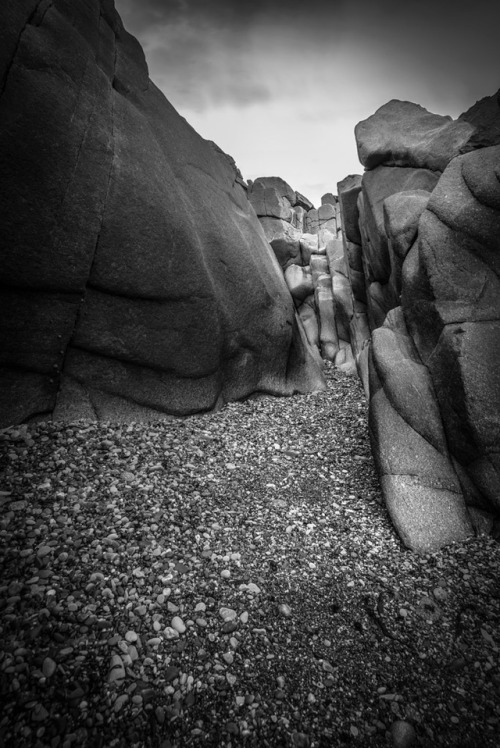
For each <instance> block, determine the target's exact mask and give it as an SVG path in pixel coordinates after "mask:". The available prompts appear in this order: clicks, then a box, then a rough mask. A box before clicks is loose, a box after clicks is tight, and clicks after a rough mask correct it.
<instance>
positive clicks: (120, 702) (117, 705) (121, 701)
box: [113, 693, 128, 712]
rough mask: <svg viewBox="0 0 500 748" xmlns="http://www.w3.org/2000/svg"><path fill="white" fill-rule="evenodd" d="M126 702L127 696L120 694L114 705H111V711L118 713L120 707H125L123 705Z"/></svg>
mask: <svg viewBox="0 0 500 748" xmlns="http://www.w3.org/2000/svg"><path fill="white" fill-rule="evenodd" d="M127 701H128V694H126V693H122V694H120V696H118V698H117V699H116V701H115V703H114V704H113V711H115V712H119V711H120V710H121V709H122V707H124V706H125V704H126V703H127Z"/></svg>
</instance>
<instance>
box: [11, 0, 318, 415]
mask: <svg viewBox="0 0 500 748" xmlns="http://www.w3.org/2000/svg"><path fill="white" fill-rule="evenodd" d="M2 14H4V15H5V14H6V18H5V21H6V22H5V23H3V24H1V29H2V30H1V32H0V33H1V41H2V44H0V81H1V84H2V88H1V98H0V154H1V155H0V166H1V168H0V202H1V207H2V209H1V218H0V222H1V224H2V225H1V231H2V237H3V241H4V248H3V255H2V259H3V273H2V298H1V302H0V303H1V315H0V350H1V351H2V354H1V366H2V383H1V385H2V386H1V388H0V391H1V393H2V394H1V402H0V411H1V424H2V425H7V424H10V423H13V422H19V421H22V420H25V419H29V418H30V417H33V416H35V415H36V414H44V415H45V416H46V417H50V416H51V414H52V412H53V411H54V408H56V407H57V412H58V414H59V415H60V416H61V415H62V414H68V413H70V414H71V417H72V418H76V417H78V416H79V415H81V416H85V417H89V416H92V417H106V418H107V417H111V416H112V417H113V418H119V419H128V418H131V417H133V418H137V417H140V414H141V413H143V415H144V417H151V415H154V416H155V417H160V416H162V415H165V414H169V413H176V414H182V413H188V412H196V411H199V410H205V409H210V408H212V407H215V406H216V405H219V404H221V403H223V402H224V401H226V400H228V399H236V398H240V397H245V396H246V395H248V394H250V393H251V392H252V391H254V390H260V391H270V392H274V393H276V394H291V393H292V392H294V391H305V390H310V389H312V388H316V387H321V386H323V384H322V376H321V374H320V372H319V369H318V367H317V364H316V362H315V361H314V360H313V356H312V355H311V353H310V350H309V346H308V344H307V342H306V341H305V339H304V337H303V336H302V334H301V331H300V329H299V326H298V325H297V322H296V319H295V311H294V306H293V303H292V300H291V298H290V295H289V293H288V290H287V287H286V284H285V282H284V280H283V277H282V274H281V272H280V269H279V267H278V264H277V263H276V260H275V258H274V257H273V255H272V252H270V250H269V245H268V243H267V241H266V238H265V236H264V233H263V231H262V228H261V226H260V225H259V222H258V220H257V219H256V217H255V213H254V211H253V210H252V209H251V207H250V205H249V203H248V201H247V198H246V193H245V190H244V189H243V186H242V184H243V183H242V180H241V176H240V175H239V173H238V172H237V171H236V170H235V167H234V165H233V163H232V161H231V159H229V158H227V157H226V156H225V155H224V154H222V153H221V152H220V151H218V150H217V149H216V147H213V145H212V144H210V143H209V142H207V141H204V140H203V139H202V138H200V137H199V136H198V135H197V133H195V132H194V130H193V129H192V128H191V127H190V126H189V125H188V124H187V123H186V122H185V120H184V119H183V118H182V117H180V116H179V115H178V114H177V113H176V112H175V110H174V109H173V108H172V107H171V105H170V104H169V103H168V102H167V101H166V99H165V98H164V96H163V95H162V94H161V93H160V91H159V90H158V89H157V88H156V87H155V86H154V85H153V84H152V83H151V81H149V79H148V71H147V67H146V63H145V60H144V55H143V52H142V50H141V48H140V46H139V44H138V42H137V41H136V40H135V39H134V38H133V37H131V36H130V35H129V34H128V33H127V32H126V31H125V30H124V29H123V26H122V24H121V21H120V19H119V17H118V15H117V13H116V12H115V10H114V7H113V4H112V2H109V1H108V0H102V1H101V2H99V0H89V1H88V2H85V3H68V2H66V0H54V2H50V3H49V2H44V1H42V2H38V3H35V2H28V1H26V2H23V3H19V4H15V3H9V4H8V7H7V9H6V10H5V9H3V10H2ZM265 189H266V188H265V187H264V190H265ZM286 194H287V193H286V190H285V195H284V196H283V198H282V199H283V200H284V201H285V200H286ZM293 202H295V197H293ZM287 225H290V224H287ZM297 252H298V253H300V249H299V246H298V242H297ZM56 401H57V406H56ZM141 409H142V410H141Z"/></svg>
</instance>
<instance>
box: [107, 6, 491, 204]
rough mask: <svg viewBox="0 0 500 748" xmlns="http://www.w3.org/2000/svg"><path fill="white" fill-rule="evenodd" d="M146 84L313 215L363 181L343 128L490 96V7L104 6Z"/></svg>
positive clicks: (452, 111) (246, 169)
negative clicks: (395, 110)
mask: <svg viewBox="0 0 500 748" xmlns="http://www.w3.org/2000/svg"><path fill="white" fill-rule="evenodd" d="M116 7H117V10H118V12H119V13H120V15H121V17H122V19H123V22H124V24H125V27H126V28H127V30H128V31H130V32H131V33H132V34H134V36H136V37H137V38H138V39H139V41H140V42H141V44H142V46H143V48H144V51H145V54H146V60H147V62H148V66H149V73H150V77H151V78H152V80H153V81H154V82H155V83H156V84H157V85H158V86H159V88H161V89H162V91H163V92H164V94H165V95H166V97H167V98H168V99H169V101H170V102H171V103H172V104H173V105H174V106H175V107H176V109H177V110H178V111H179V112H180V113H181V114H182V115H183V116H184V117H185V118H186V119H187V120H188V122H189V123H190V124H191V125H192V126H193V127H194V128H195V129H196V130H197V131H198V132H199V133H200V135H202V137H204V138H207V139H209V140H214V141H215V142H216V143H217V144H218V145H219V146H220V147H221V148H222V149H223V150H225V151H226V152H227V153H230V154H231V155H232V156H233V158H234V159H235V160H236V162H237V164H238V166H239V168H240V169H241V171H242V173H243V176H244V178H245V179H255V178H256V177H259V176H281V177H283V178H284V179H286V180H287V181H288V182H289V183H290V184H291V185H292V187H293V188H294V189H296V190H298V191H299V192H302V193H303V194H304V195H306V196H307V197H309V199H310V200H312V201H313V202H314V204H315V205H318V204H320V197H321V195H322V194H324V193H325V192H334V193H335V192H336V191H337V190H336V184H337V182H338V181H340V180H341V179H343V178H344V177H345V176H347V175H348V174H353V173H354V174H356V173H361V172H362V167H361V166H360V164H359V162H358V159H357V154H356V146H355V141H354V132H353V131H354V126H355V124H356V123H357V122H359V121H360V120H362V119H365V118H366V117H368V116H369V115H370V114H372V113H373V112H374V111H375V110H376V109H377V108H378V107H379V106H381V105H382V104H384V103H386V102H387V101H389V100H390V99H403V100H407V101H414V102H416V103H418V104H421V105H422V106H425V107H426V108H427V109H429V110H430V111H432V112H437V113H439V114H449V115H451V116H452V117H457V116H458V115H459V114H460V113H461V112H463V111H464V110H466V109H468V107H469V106H470V105H472V104H473V103H474V102H475V101H476V100H477V99H479V98H482V97H483V96H488V95H491V94H493V93H495V92H496V91H497V90H498V88H499V87H500V41H499V29H500V2H498V0H474V1H473V2H467V3H466V2H464V0H301V1H300V2H299V1H298V0H286V2H285V1H284V0H116Z"/></svg>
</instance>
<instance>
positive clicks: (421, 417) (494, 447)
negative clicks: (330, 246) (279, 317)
mask: <svg viewBox="0 0 500 748" xmlns="http://www.w3.org/2000/svg"><path fill="white" fill-rule="evenodd" d="M498 101H499V99H498V94H497V95H496V96H495V97H491V98H488V99H484V100H482V101H481V102H478V104H476V105H475V106H474V107H472V108H471V109H470V110H469V111H468V112H467V113H465V115H462V117H460V118H459V119H458V120H456V121H453V120H451V119H450V118H443V117H438V116H437V115H432V114H430V113H428V112H426V111H425V110H424V109H422V107H417V106H416V105H412V104H409V103H408V102H394V101H393V102H389V104H387V105H386V106H385V107H382V108H381V109H379V110H378V111H377V112H376V113H375V115H373V117H370V118H369V119H368V120H366V121H365V122H363V123H360V124H359V125H358V126H357V128H356V136H357V143H358V152H359V154H360V158H361V161H362V163H363V164H364V165H365V166H366V167H367V171H365V173H364V175H363V177H352V176H351V177H348V178H347V179H346V180H344V181H343V182H341V183H339V185H338V190H339V203H340V208H341V213H342V216H343V239H344V250H345V256H346V258H347V267H348V275H349V280H350V284H351V288H352V290H353V297H354V299H355V303H356V304H357V305H358V306H359V305H360V304H363V303H364V302H366V307H365V310H364V311H365V315H366V316H365V322H367V323H368V324H367V327H368V328H369V332H370V335H369V336H368V334H367V331H366V327H365V333H364V337H363V338H362V341H363V342H362V347H361V349H360V348H359V347H357V346H356V343H355V342H354V341H355V337H354V336H353V335H352V334H351V345H352V347H353V351H354V354H355V358H356V361H357V364H358V370H359V371H360V373H361V376H362V378H363V382H364V384H365V389H366V390H367V392H368V393H369V396H370V434H371V440H372V448H373V453H374V457H375V461H376V464H377V467H378V471H379V474H380V476H381V483H382V489H383V493H384V498H385V502H386V505H387V508H388V511H389V513H390V515H391V518H392V520H393V522H394V525H395V527H396V529H397V530H398V532H399V534H400V536H401V538H402V540H403V542H404V543H405V544H406V545H407V546H408V547H410V548H412V549H414V550H417V551H421V552H427V551H433V550H436V549H437V548H439V547H441V546H442V545H445V544H447V543H449V542H453V541H459V540H463V539H464V538H466V537H468V536H469V535H471V534H473V532H474V531H477V532H482V531H484V530H485V528H488V529H490V528H491V527H492V526H493V525H494V522H495V517H498V515H499V514H500V375H499V371H500V322H499V320H500V285H499V280H498V278H499V274H500V263H499V257H500V243H499V236H500V146H498V145H495V144H496V143H498V142H499V140H500V138H499V133H500V108H499V106H498ZM369 338H370V340H369Z"/></svg>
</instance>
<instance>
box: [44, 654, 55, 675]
mask: <svg viewBox="0 0 500 748" xmlns="http://www.w3.org/2000/svg"><path fill="white" fill-rule="evenodd" d="M56 669H57V665H56V663H55V662H54V660H53V659H52V658H50V657H46V658H45V659H44V661H43V664H42V673H43V674H44V675H45V677H46V678H50V677H51V676H52V675H54V673H55V672H56Z"/></svg>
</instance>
